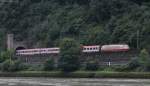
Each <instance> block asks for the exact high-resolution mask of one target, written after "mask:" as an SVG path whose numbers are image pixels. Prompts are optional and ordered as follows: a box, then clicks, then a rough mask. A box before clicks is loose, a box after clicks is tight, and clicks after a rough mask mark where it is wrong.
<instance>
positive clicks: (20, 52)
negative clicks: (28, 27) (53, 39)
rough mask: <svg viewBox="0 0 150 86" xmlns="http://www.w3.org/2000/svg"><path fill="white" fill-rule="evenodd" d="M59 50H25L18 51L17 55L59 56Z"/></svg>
mask: <svg viewBox="0 0 150 86" xmlns="http://www.w3.org/2000/svg"><path fill="white" fill-rule="evenodd" d="M59 52H60V49H59V48H57V47H56V48H37V49H24V50H16V55H38V54H58V53H59Z"/></svg>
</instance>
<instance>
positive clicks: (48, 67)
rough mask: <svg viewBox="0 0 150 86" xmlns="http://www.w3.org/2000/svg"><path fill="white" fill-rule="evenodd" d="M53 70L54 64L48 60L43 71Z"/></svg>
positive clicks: (51, 60)
mask: <svg viewBox="0 0 150 86" xmlns="http://www.w3.org/2000/svg"><path fill="white" fill-rule="evenodd" d="M54 69H55V62H54V60H53V59H48V60H47V61H46V62H45V63H44V70H46V71H50V70H54Z"/></svg>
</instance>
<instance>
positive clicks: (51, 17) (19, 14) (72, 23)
mask: <svg viewBox="0 0 150 86" xmlns="http://www.w3.org/2000/svg"><path fill="white" fill-rule="evenodd" d="M7 33H14V34H15V39H16V40H17V41H22V40H26V41H28V43H29V44H30V45H31V46H32V45H34V46H37V47H53V46H58V45H59V42H60V40H61V39H62V38H64V37H71V38H74V39H75V40H76V41H78V42H79V43H81V44H84V45H91V44H94V45H96V44H99V45H101V44H115V43H127V44H129V45H130V46H131V47H132V48H135V49H136V48H139V49H142V48H147V49H149V48H150V45H149V43H150V39H149V38H150V0H20V1H19V2H12V3H4V4H1V5H0V45H1V48H2V47H3V46H4V45H5V43H4V41H3V40H4V39H5V37H6V34H7Z"/></svg>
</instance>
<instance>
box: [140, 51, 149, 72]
mask: <svg viewBox="0 0 150 86" xmlns="http://www.w3.org/2000/svg"><path fill="white" fill-rule="evenodd" d="M149 61H150V56H149V53H148V52H147V50H146V49H143V50H141V52H140V55H139V63H140V65H141V69H142V70H143V71H149V70H150V63H149Z"/></svg>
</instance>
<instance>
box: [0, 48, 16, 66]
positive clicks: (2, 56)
mask: <svg viewBox="0 0 150 86" xmlns="http://www.w3.org/2000/svg"><path fill="white" fill-rule="evenodd" d="M13 56H14V52H13V50H8V51H3V52H1V53H0V63H1V62H3V61H5V60H8V59H13Z"/></svg>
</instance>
